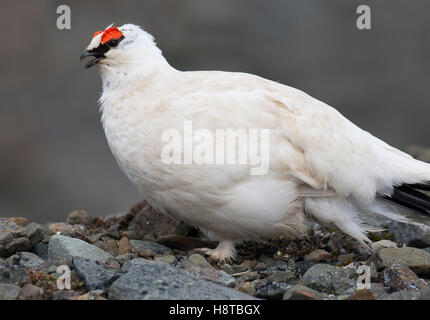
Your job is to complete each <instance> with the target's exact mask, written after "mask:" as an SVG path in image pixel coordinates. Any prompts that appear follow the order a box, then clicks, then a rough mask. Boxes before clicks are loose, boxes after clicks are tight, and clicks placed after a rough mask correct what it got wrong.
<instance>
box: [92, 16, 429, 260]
mask: <svg viewBox="0 0 430 320" xmlns="http://www.w3.org/2000/svg"><path fill="white" fill-rule="evenodd" d="M119 30H120V31H121V33H122V34H123V37H124V38H123V39H122V41H121V42H120V43H119V45H117V46H115V47H112V48H108V51H106V52H105V50H106V48H104V49H103V50H104V52H103V54H104V56H103V57H102V59H101V60H100V61H98V66H99V69H100V73H101V77H102V80H103V93H102V96H101V99H100V103H101V111H102V123H103V127H104V130H105V133H106V137H107V141H108V143H109V146H110V148H111V150H112V153H113V155H114V156H115V158H116V160H117V162H118V164H119V166H120V167H121V168H122V170H123V171H124V172H125V174H126V175H127V176H128V177H129V178H130V180H131V181H132V182H133V183H134V184H135V185H136V186H137V187H138V188H139V190H140V192H141V193H142V195H143V196H144V198H145V199H146V200H147V201H148V202H149V203H150V204H151V205H152V206H154V207H155V208H157V209H159V210H161V211H162V212H164V213H166V214H168V215H170V216H173V217H175V218H177V219H180V220H183V221H184V222H186V223H188V224H191V225H194V226H197V227H199V228H200V229H201V230H202V231H204V232H205V233H206V235H207V236H208V237H209V238H211V239H214V240H219V241H220V245H219V246H218V248H217V249H215V250H209V249H207V250H204V251H205V252H206V253H208V254H209V255H210V256H211V257H212V258H214V259H219V260H225V259H229V258H231V257H233V256H234V242H236V241H240V240H244V239H271V238H276V237H279V236H280V235H282V234H285V233H290V232H292V233H296V234H300V233H302V232H303V231H304V226H305V224H304V222H305V220H306V219H308V218H309V217H312V218H314V219H315V220H317V221H318V222H320V223H322V224H324V225H330V226H336V227H337V228H339V229H340V230H342V231H343V232H345V233H347V234H348V235H350V236H352V237H354V238H355V239H357V240H358V241H360V242H361V243H362V244H365V243H366V242H369V239H368V238H367V236H366V232H367V231H369V230H370V229H371V226H370V225H368V224H367V222H368V221H371V217H372V216H375V215H383V216H386V217H388V218H391V219H396V220H402V219H403V220H405V218H403V216H402V215H400V214H398V213H396V212H395V210H394V207H393V206H392V205H390V204H388V203H386V202H384V201H382V200H381V199H380V197H383V196H384V195H388V196H389V195H391V194H392V193H393V186H399V185H402V184H417V183H427V182H428V181H430V165H429V164H426V163H424V162H420V161H418V160H415V159H413V158H412V157H411V156H409V155H407V154H405V153H403V152H401V151H399V150H397V149H395V148H393V147H391V146H389V145H388V144H386V143H384V142H383V141H381V140H379V139H377V138H375V137H374V136H372V135H371V134H369V133H367V132H365V131H363V130H361V129H360V128H358V127H357V126H355V125H354V124H353V123H351V122H350V121H349V120H347V119H346V118H344V117H343V116H342V115H341V114H340V113H339V112H337V111H336V110H335V109H333V108H332V107H330V106H328V105H327V104H325V103H323V102H321V101H318V100H316V99H314V98H312V97H311V96H309V95H307V94H305V93H303V92H302V91H299V90H297V89H294V88H291V87H288V86H285V85H283V84H279V83H276V82H273V81H270V80H266V79H263V78H261V77H258V76H255V75H251V74H245V73H230V72H219V71H196V72H183V71H178V70H176V69H174V68H173V67H171V66H170V65H169V64H168V63H167V61H166V60H165V59H164V58H163V56H162V54H161V51H160V50H159V49H158V48H157V46H156V45H155V43H154V41H153V38H152V36H151V35H149V34H148V33H146V32H145V31H143V30H141V29H140V28H139V27H137V26H135V25H131V24H127V25H124V26H122V27H119ZM97 37H98V38H97ZM97 37H95V38H94V39H93V40H92V42H91V45H90V47H88V48H87V50H88V51H90V52H93V54H92V55H94V56H96V57H97V55H96V54H94V52H97V47H99V48H100V47H101V46H102V44H101V43H100V41H101V40H100V39H101V35H99V36H97ZM86 55H89V54H88V53H87V54H86ZM99 55H100V54H99ZM185 121H192V125H193V128H195V129H200V128H202V129H208V130H210V131H211V132H214V131H215V130H216V129H233V130H237V129H255V128H257V129H270V145H269V146H270V148H269V151H270V166H269V170H268V172H267V174H265V175H250V167H251V164H247V165H216V164H214V165H197V164H192V165H167V164H165V163H163V162H162V161H161V159H160V155H161V153H162V148H163V144H162V141H161V136H162V133H163V131H164V130H168V129H176V130H178V131H179V132H183V128H184V122H185ZM369 217H370V219H369Z"/></svg>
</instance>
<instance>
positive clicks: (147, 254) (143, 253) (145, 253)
mask: <svg viewBox="0 0 430 320" xmlns="http://www.w3.org/2000/svg"><path fill="white" fill-rule="evenodd" d="M136 251H137V252H136V253H137V255H138V256H139V257H141V258H153V257H155V256H156V255H157V252H155V251H154V250H151V249H143V250H136Z"/></svg>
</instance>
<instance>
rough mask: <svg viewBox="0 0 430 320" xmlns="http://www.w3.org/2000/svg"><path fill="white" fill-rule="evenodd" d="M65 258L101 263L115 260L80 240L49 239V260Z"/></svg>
mask: <svg viewBox="0 0 430 320" xmlns="http://www.w3.org/2000/svg"><path fill="white" fill-rule="evenodd" d="M65 256H72V257H81V258H87V259H91V260H99V261H106V260H107V259H110V258H113V256H112V255H110V254H109V253H107V252H105V251H103V250H102V249H100V248H98V247H96V246H94V245H92V244H89V243H87V242H85V241H82V240H80V239H76V238H71V237H67V236H62V235H53V236H52V237H51V238H50V239H49V247H48V259H50V260H53V259H57V258H64V257H65Z"/></svg>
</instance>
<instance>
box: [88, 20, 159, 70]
mask: <svg viewBox="0 0 430 320" xmlns="http://www.w3.org/2000/svg"><path fill="white" fill-rule="evenodd" d="M155 56H161V51H160V49H158V48H157V46H156V45H155V42H154V38H153V37H152V36H151V35H150V34H149V33H147V32H145V31H143V30H142V29H141V28H140V27H139V26H136V25H134V24H125V25H123V26H121V27H114V26H113V25H110V26H109V27H107V28H106V29H105V30H104V31H97V32H96V33H94V35H93V37H92V39H91V42H90V44H89V45H88V47H87V48H86V49H85V51H84V52H83V53H82V54H81V60H82V59H84V58H87V57H91V58H92V59H91V60H90V61H88V62H87V64H86V65H85V67H86V68H87V69H88V68H91V67H92V66H95V65H98V66H99V67H112V68H115V67H118V66H123V65H127V64H128V63H129V62H134V61H136V60H139V59H145V58H149V57H155Z"/></svg>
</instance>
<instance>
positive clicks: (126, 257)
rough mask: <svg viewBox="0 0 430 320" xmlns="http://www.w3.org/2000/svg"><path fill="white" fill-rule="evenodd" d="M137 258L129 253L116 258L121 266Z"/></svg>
mask: <svg viewBox="0 0 430 320" xmlns="http://www.w3.org/2000/svg"><path fill="white" fill-rule="evenodd" d="M136 258H137V255H136V254H135V253H133V252H129V253H126V254H122V255H118V256H116V257H115V260H116V261H118V262H119V263H120V264H124V263H125V262H127V261H129V260H132V259H136Z"/></svg>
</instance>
